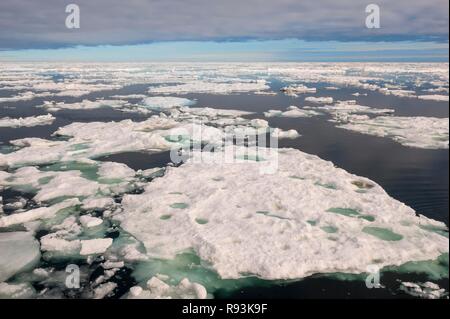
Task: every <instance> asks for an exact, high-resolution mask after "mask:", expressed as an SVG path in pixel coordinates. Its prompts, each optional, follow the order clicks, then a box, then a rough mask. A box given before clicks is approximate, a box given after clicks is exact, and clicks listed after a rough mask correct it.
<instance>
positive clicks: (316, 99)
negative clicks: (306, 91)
mask: <svg viewBox="0 0 450 319" xmlns="http://www.w3.org/2000/svg"><path fill="white" fill-rule="evenodd" d="M305 101H306V102H312V103H317V104H331V103H333V98H332V97H314V96H308V97H306V98H305Z"/></svg>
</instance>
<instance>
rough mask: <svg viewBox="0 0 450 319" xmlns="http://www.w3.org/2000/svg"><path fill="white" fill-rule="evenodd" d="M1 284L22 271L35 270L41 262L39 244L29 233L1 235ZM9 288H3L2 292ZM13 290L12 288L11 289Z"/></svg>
mask: <svg viewBox="0 0 450 319" xmlns="http://www.w3.org/2000/svg"><path fill="white" fill-rule="evenodd" d="M0 256H1V258H0V282H2V281H6V280H8V279H9V278H10V277H12V276H13V275H15V274H17V273H20V272H22V271H26V270H30V269H33V267H34V265H36V264H37V263H38V262H39V259H40V257H41V253H40V251H39V243H38V242H37V241H36V240H35V239H34V237H33V235H32V234H31V233H29V232H6V233H0ZM6 288H8V287H5V286H2V287H1V289H0V295H1V294H2V292H1V291H3V292H4V291H5V289H6ZM9 288H11V287H9Z"/></svg>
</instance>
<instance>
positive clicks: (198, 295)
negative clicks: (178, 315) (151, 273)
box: [125, 277, 208, 299]
mask: <svg viewBox="0 0 450 319" xmlns="http://www.w3.org/2000/svg"><path fill="white" fill-rule="evenodd" d="M146 288H147V289H142V287H139V286H134V287H131V288H130V291H129V293H128V294H127V296H126V297H125V298H127V299H206V298H207V296H208V294H207V291H206V289H205V287H203V286H202V285H200V284H198V283H195V282H190V281H189V279H187V278H185V279H183V280H181V281H180V283H179V284H178V285H177V286H170V285H168V284H166V283H165V282H164V281H162V280H161V279H159V278H157V277H152V278H151V279H150V280H149V281H148V282H147V285H146Z"/></svg>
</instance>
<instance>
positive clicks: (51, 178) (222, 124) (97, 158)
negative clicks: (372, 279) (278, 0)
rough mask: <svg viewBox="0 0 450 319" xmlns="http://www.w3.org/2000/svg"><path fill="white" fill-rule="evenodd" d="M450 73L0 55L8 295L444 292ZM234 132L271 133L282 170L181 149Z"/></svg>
mask: <svg viewBox="0 0 450 319" xmlns="http://www.w3.org/2000/svg"><path fill="white" fill-rule="evenodd" d="M448 88H449V86H448V64H433V63H430V64H422V63H420V64H413V63H412V64H395V63H392V64H391V63H388V64H377V63H373V64H360V63H342V64H323V63H320V64H314V63H312V64H301V63H300V64H295V63H287V64H283V63H280V64H262V63H255V64H174V65H169V64H140V63H130V64H125V63H120V64H114V63H111V64H67V65H64V64H58V63H48V64H12V63H4V64H0V124H1V125H0V169H1V170H0V198H1V201H0V205H1V206H0V252H2V253H3V254H0V282H2V281H3V283H1V284H0V297H1V298H21V297H26V298H28V297H31V298H34V297H38V296H41V297H59V298H64V297H67V296H69V295H70V294H75V296H76V297H79V298H225V297H238V298H239V297H260V296H262V297H267V298H272V297H290V298H309V297H313V298H321V297H345V298H347V297H350V298H351V297H355V298H374V297H386V298H411V297H417V296H421V297H427V298H432V297H436V296H437V297H444V296H445V294H446V293H447V292H448V289H449V288H448V211H449V206H448V184H449V181H448V175H449V172H448V163H449V158H448V130H449V128H448V117H449V106H448ZM424 96H425V97H424ZM195 121H197V122H195ZM192 123H195V124H194V126H193V125H192ZM196 130H201V131H202V133H203V136H202V140H201V141H200V140H198V137H197V135H196ZM242 133H244V134H245V135H247V136H253V135H261V134H262V135H267V136H272V137H275V136H277V137H278V138H279V140H278V149H279V152H280V153H279V154H278V156H279V157H278V160H279V162H277V163H278V164H279V165H280V166H279V170H278V171H277V172H276V173H275V174H274V175H271V176H266V177H264V176H260V175H259V168H258V167H259V166H255V165H262V166H264V165H265V164H270V163H272V161H273V160H274V159H273V157H271V156H272V155H266V156H265V155H264V153H263V154H262V155H252V153H250V155H248V154H246V155H242V156H241V155H240V154H241V153H239V152H241V149H240V148H238V149H237V150H238V151H237V153H238V154H237V155H236V158H238V160H239V161H241V162H239V163H238V164H233V165H227V164H223V165H216V166H214V165H210V164H204V165H203V164H196V163H195V162H192V159H191V162H190V161H189V160H188V161H187V163H183V164H181V165H180V164H179V163H177V164H175V165H173V164H169V163H170V155H169V152H170V150H171V148H174V147H175V148H176V147H179V148H182V147H186V146H189V145H192V144H198V143H202V145H203V144H204V143H206V142H207V143H210V144H213V145H217V146H218V145H220V144H221V141H223V140H224V139H227V138H229V137H230V136H233V135H235V134H242ZM222 151H223V152H225V151H226V150H225V149H222V150H221V149H220V148H218V150H216V151H215V152H219V153H218V154H216V153H213V154H216V155H217V156H219V155H220V152H222ZM206 155H207V156H209V155H210V154H209V153H208V154H206ZM212 156H215V155H212ZM168 164H169V166H167V165H168ZM302 173H304V175H302ZM252 187H258V189H253V188H252ZM239 190H240V191H239ZM259 196H261V197H259ZM322 206H323V207H322ZM313 208H315V209H316V210H317V211H315V210H314V209H313ZM419 215H421V216H422V217H418V216H419ZM15 238H18V239H17V240H16V239H15ZM9 239H11V241H9ZM15 241H18V244H20V246H18V247H19V249H20V251H23V254H20V253H19V254H17V252H16V251H15V250H14V249H11V245H12V243H14V242H15ZM264 243H267V246H266V245H264ZM5 247H9V248H5ZM245 249H250V250H251V251H248V252H246V251H245ZM311 256H316V257H314V258H313V257H311ZM71 263H75V264H77V265H78V266H79V267H80V269H81V273H82V274H83V276H82V278H81V287H82V289H80V290H77V291H76V292H70V290H69V289H67V287H65V285H64V280H62V279H61V278H64V268H65V266H66V265H67V264H71ZM370 264H375V265H378V267H379V268H380V269H382V276H381V283H382V284H383V286H384V287H385V288H382V289H367V288H366V287H365V282H364V279H365V278H366V275H367V274H366V272H367V269H366V267H367V266H368V265H370ZM445 269H447V270H445ZM429 281H430V282H432V283H434V284H437V285H438V288H439V289H444V292H443V293H442V291H441V290H439V289H437V288H436V289H435V288H434V285H429V284H426V285H425V286H423V285H422V284H423V283H425V282H429ZM410 283H415V284H414V285H416V284H417V286H414V285H412V284H410ZM419 284H420V285H419ZM421 285H422V286H421ZM336 286H338V287H339V289H336ZM408 287H409V288H408ZM411 287H412V288H411ZM417 287H419V288H417ZM421 287H422V288H421ZM424 287H425V288H424ZM427 287H428V288H427ZM429 287H433V288H429ZM414 289H415V290H414ZM420 289H423V291H422V290H421V291H420V292H418V290H420ZM412 290H414V291H415V292H412ZM411 294H412V295H414V296H412V295H411Z"/></svg>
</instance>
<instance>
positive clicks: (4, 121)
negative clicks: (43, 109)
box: [0, 114, 55, 127]
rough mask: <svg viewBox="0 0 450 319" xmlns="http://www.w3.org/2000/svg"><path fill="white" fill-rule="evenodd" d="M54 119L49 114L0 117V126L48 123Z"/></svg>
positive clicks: (25, 125)
mask: <svg viewBox="0 0 450 319" xmlns="http://www.w3.org/2000/svg"><path fill="white" fill-rule="evenodd" d="M54 120H55V117H54V116H53V115H51V114H47V115H38V116H30V117H21V118H17V119H16V118H10V117H4V118H0V127H32V126H39V125H50V124H52V123H53V121H54Z"/></svg>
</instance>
